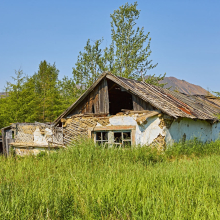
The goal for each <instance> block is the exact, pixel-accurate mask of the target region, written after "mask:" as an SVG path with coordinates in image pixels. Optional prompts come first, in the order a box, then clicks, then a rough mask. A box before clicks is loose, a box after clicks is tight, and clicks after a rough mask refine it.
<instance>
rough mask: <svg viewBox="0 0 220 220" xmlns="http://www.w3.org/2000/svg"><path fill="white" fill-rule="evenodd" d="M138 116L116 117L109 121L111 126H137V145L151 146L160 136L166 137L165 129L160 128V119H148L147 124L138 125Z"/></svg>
mask: <svg viewBox="0 0 220 220" xmlns="http://www.w3.org/2000/svg"><path fill="white" fill-rule="evenodd" d="M146 117H147V116H146ZM136 118H137V116H135V115H134V116H114V117H111V118H110V119H109V122H110V124H109V125H108V126H113V125H133V126H136V145H139V144H140V145H145V144H147V145H149V144H151V143H152V142H153V141H154V139H155V138H157V137H158V135H159V134H161V135H162V136H165V134H164V131H163V129H161V128H160V127H159V124H160V119H159V118H158V117H157V116H155V117H152V118H149V119H147V123H145V124H144V123H143V124H142V125H138V123H137V121H136Z"/></svg>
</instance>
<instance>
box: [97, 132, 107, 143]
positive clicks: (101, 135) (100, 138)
mask: <svg viewBox="0 0 220 220" xmlns="http://www.w3.org/2000/svg"><path fill="white" fill-rule="evenodd" d="M95 140H96V143H97V144H98V145H101V146H105V145H106V144H108V132H104V131H103V132H96V136H95Z"/></svg>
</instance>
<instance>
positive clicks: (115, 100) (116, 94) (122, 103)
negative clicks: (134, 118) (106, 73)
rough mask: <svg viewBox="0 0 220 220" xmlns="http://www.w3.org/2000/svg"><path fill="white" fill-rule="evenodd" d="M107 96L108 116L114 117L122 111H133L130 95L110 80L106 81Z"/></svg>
mask: <svg viewBox="0 0 220 220" xmlns="http://www.w3.org/2000/svg"><path fill="white" fill-rule="evenodd" d="M108 94H109V113H110V115H115V114H117V113H118V112H121V111H122V109H126V110H133V101H132V95H131V94H130V93H128V92H127V91H126V90H125V89H123V88H121V87H120V86H119V85H117V84H116V83H114V82H112V81H111V80H108Z"/></svg>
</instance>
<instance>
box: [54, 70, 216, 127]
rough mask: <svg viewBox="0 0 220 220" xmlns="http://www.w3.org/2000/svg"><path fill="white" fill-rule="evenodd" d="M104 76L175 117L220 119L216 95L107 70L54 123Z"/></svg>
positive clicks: (65, 114)
mask: <svg viewBox="0 0 220 220" xmlns="http://www.w3.org/2000/svg"><path fill="white" fill-rule="evenodd" d="M104 77H106V78H108V79H110V80H112V81H113V82H115V83H117V84H118V85H120V86H121V87H123V88H125V89H126V90H127V91H128V92H130V93H132V94H134V95H137V96H138V97H140V98H141V99H143V100H144V101H146V102H149V103H150V104H151V105H152V106H154V107H156V108H157V109H160V110H161V111H162V112H164V113H166V114H167V115H170V116H172V117H174V118H178V117H182V118H191V119H202V120H212V121H217V120H218V119H217V116H216V115H217V114H220V100H219V99H218V98H216V97H212V98H207V97H205V96H201V95H186V94H182V93H178V92H174V91H170V90H168V89H164V88H161V87H158V86H154V85H150V84H147V83H145V82H140V81H137V80H133V79H126V78H123V77H118V76H115V75H113V74H111V73H109V72H107V73H103V74H102V75H101V76H100V78H99V79H98V80H97V81H96V82H95V83H94V84H93V85H92V86H91V87H90V88H89V89H88V90H87V91H86V92H85V93H84V94H83V95H82V96H80V98H79V99H78V100H77V101H76V102H75V103H73V104H72V105H71V106H70V107H69V108H68V109H67V110H66V111H65V112H63V113H62V114H61V115H60V116H59V117H58V118H57V119H56V120H55V122H54V123H55V124H57V123H58V122H59V120H60V119H61V118H62V117H65V116H67V114H68V113H69V112H70V111H71V110H72V109H73V108H75V107H76V106H77V105H78V104H79V103H80V102H81V101H82V100H83V99H84V98H85V96H87V95H88V94H89V93H90V91H92V90H93V89H94V87H95V86H96V85H97V84H98V82H100V81H101V80H102V79H103V78H104ZM216 100H217V101H216Z"/></svg>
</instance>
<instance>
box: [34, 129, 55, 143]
mask: <svg viewBox="0 0 220 220" xmlns="http://www.w3.org/2000/svg"><path fill="white" fill-rule="evenodd" d="M51 136H52V131H51V130H50V129H49V128H46V129H45V133H44V134H42V133H41V131H40V128H39V127H37V128H36V130H35V131H34V144H39V145H47V144H48V141H47V140H50V139H51Z"/></svg>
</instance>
